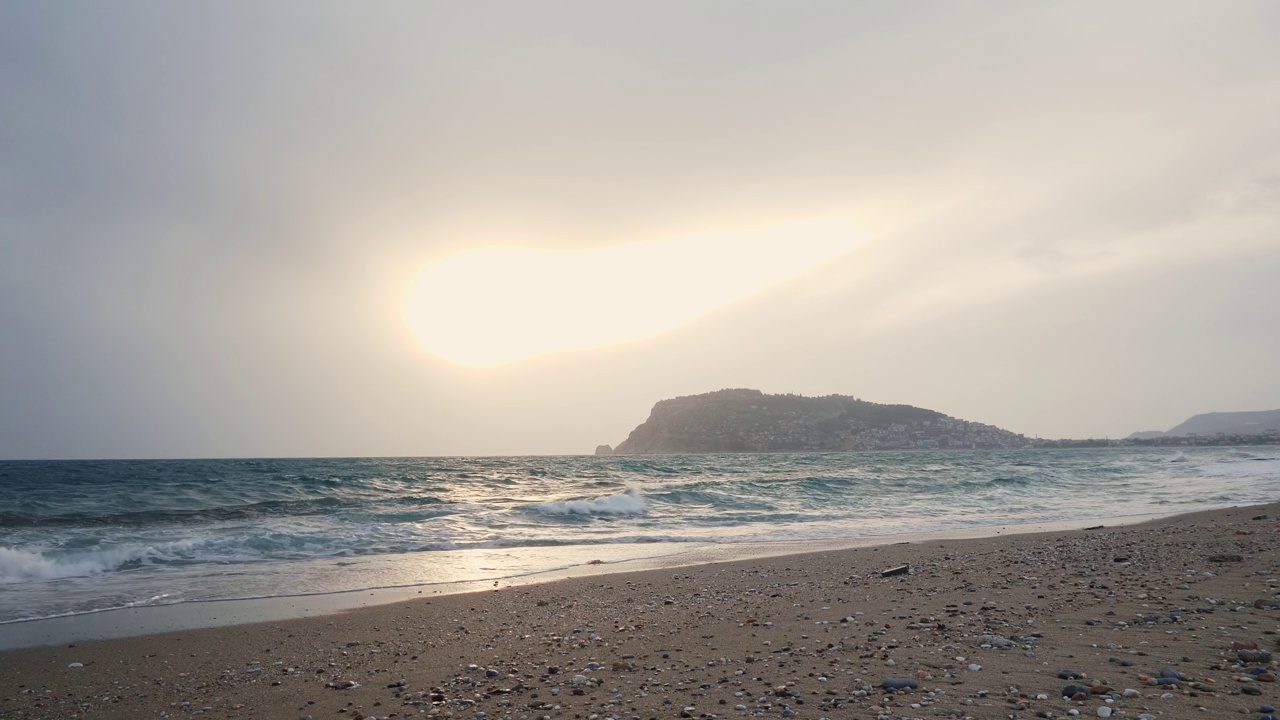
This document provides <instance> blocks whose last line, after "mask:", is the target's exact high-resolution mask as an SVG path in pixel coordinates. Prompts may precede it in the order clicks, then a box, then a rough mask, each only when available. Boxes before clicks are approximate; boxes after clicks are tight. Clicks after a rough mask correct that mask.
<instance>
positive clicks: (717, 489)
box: [0, 447, 1280, 622]
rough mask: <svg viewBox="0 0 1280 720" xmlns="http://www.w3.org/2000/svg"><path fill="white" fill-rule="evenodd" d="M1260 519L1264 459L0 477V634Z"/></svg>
mask: <svg viewBox="0 0 1280 720" xmlns="http://www.w3.org/2000/svg"><path fill="white" fill-rule="evenodd" d="M1277 499H1280V448H1277V447H1259V448H1188V449H1184V450H1172V449H1141V450H1139V449H1132V448H1107V449H1097V450H1019V451H1006V452H996V451H991V452H983V451H959V452H937V451H933V452H902V453H890V452H883V453H881V452H877V453H861V454H815V455H799V454H796V455H776V454H775V455H686V456H650V457H638V456H631V457H625V456H622V457H599V458H597V457H524V458H520V457H503V458H396V459H374V458H368V459H361V458H353V459H316V460H304V459H279V460H272V459H251V460H174V461H168V460H166V461H156V460H140V461H55V462H44V461H31V462H0V622H15V621H21V620H28V619H34V618H47V617H57V616H63V615H72V614H79V613H89V612H96V611H101V610H106V609H112V608H122V607H137V606H144V605H160V604H171V603H182V602H193V601H205V600H216V599H231V598H251V597H273V596H286V595H302V594H312V593H331V592H348V591H353V590H359V589H365V588H385V587H399V586H413V585H429V584H432V583H443V582H450V581H461V580H480V579H496V578H504V577H506V578H510V577H513V576H519V575H527V574H531V573H537V572H540V571H546V570H552V569H560V568H568V567H574V566H577V565H583V564H585V563H590V562H592V561H599V560H616V559H635V558H645V557H651V556H660V555H662V554H665V553H678V552H681V549H683V548H690V547H699V546H701V547H705V546H707V545H710V544H724V543H758V542H772V541H782V540H833V539H843V538H857V537H866V536H883V535H892V534H896V533H904V532H927V531H935V530H953V529H963V528H975V527H983V526H994V525H1009V524H1022V523H1044V522H1054V521H1067V520H1079V519H1092V518H1097V519H1100V520H1101V519H1105V518H1107V517H1116V516H1128V515H1144V514H1168V513H1177V512H1188V511H1193V510H1201V509H1208V508H1213V507H1222V506H1228V505H1246V504H1255V503H1263V502H1271V501H1274V500H1277Z"/></svg>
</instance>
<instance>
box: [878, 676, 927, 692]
mask: <svg viewBox="0 0 1280 720" xmlns="http://www.w3.org/2000/svg"><path fill="white" fill-rule="evenodd" d="M880 687H882V688H884V689H886V690H905V689H908V688H909V689H911V690H914V689H916V688H917V687H919V683H917V682H916V681H915V680H912V679H911V678H885V679H884V680H882V681H881V682H880Z"/></svg>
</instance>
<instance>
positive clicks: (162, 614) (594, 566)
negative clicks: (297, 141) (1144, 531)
mask: <svg viewBox="0 0 1280 720" xmlns="http://www.w3.org/2000/svg"><path fill="white" fill-rule="evenodd" d="M1176 516H1177V515H1176V514H1174V513H1151V514H1145V515H1124V516H1116V517H1096V518H1082V519H1077V520H1062V521H1054V522H1048V523H1018V524H1006V525H982V526H973V527H967V528H952V529H946V530H933V531H925V532H906V533H891V534H882V535H864V536H857V537H850V538H840V539H830V540H776V541H752V542H740V543H653V544H651V545H649V546H647V548H646V549H652V550H657V551H659V554H646V555H642V556H638V557H616V558H611V559H608V560H600V559H592V560H589V561H580V562H577V563H576V564H572V565H567V566H563V567H554V568H550V569H546V570H534V571H531V572H517V573H512V574H507V575H493V576H487V577H482V578H477V579H466V580H444V581H429V582H423V583H413V584H405V585H393V586H386V587H367V588H353V589H349V590H337V591H318V592H304V593H296V594H285V595H272V596H264V597H249V598H230V599H209V600H188V601H184V602H180V603H172V604H157V605H139V606H135V607H120V608H106V609H102V610H93V611H87V612H80V613H74V614H69V615H59V616H53V617H39V618H30V619H22V620H11V621H6V622H3V623H0V653H4V652H6V651H10V650H21V649H30V648H37V647H43V646H51V645H65V644H67V643H83V642H92V641H96V640H117V639H124V638H132V637H141V636H146V635H153V634H158V633H167V632H176V631H182V630H198V629H203V628H215V627H227V626H233V625H243V624H252V623H261V622H270V621H279V620H292V619H298V618H306V617H321V616H326V615H333V614H337V613H343V612H348V611H352V610H359V609H362V608H370V607H377V606H382V605H390V604H394V603H399V602H405V601H408V600H412V599H415V598H421V597H438V596H443V595H458V594H466V593H471V592H480V591H485V590H491V589H492V588H493V587H494V586H495V585H498V586H499V587H522V586H527V585H537V584H543V583H549V582H555V581H558V580H565V579H571V578H574V577H599V576H608V575H613V574H618V573H628V572H641V571H648V570H663V569H674V568H684V567H692V566H698V565H709V564H716V563H724V562H735V561H742V560H753V559H765V558H776V557H787V556H793V555H805V554H809V553H817V552H833V551H841V550H849V549H854V548H866V547H883V546H887V545H894V544H900V543H920V542H928V541H936V540H964V539H983V538H995V537H1000V536H1001V535H1002V534H1004V535H1014V534H1037V533H1046V532H1063V531H1068V530H1079V529H1084V528H1087V527H1092V526H1095V525H1098V526H1106V527H1120V526H1126V525H1135V524H1141V523H1144V522H1151V521H1155V520H1160V519H1164V518H1168V517H1176ZM634 547H636V546H628V545H620V546H617V547H614V546H608V545H604V546H599V545H596V546H589V547H584V548H583V554H584V555H585V554H587V553H592V554H594V555H602V556H606V557H607V556H608V555H609V551H610V550H613V551H614V552H619V551H622V550H630V549H633V548H634ZM513 550H515V549H512V548H508V549H506V551H507V552H511V551H513ZM519 550H520V551H521V552H522V554H530V555H536V554H538V553H539V552H540V551H543V550H545V549H544V548H538V547H531V548H521V549H519ZM664 550H665V552H662V551H664ZM452 552H455V553H469V552H476V551H452ZM424 554H427V553H424Z"/></svg>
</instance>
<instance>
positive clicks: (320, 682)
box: [0, 504, 1280, 720]
mask: <svg viewBox="0 0 1280 720" xmlns="http://www.w3.org/2000/svg"><path fill="white" fill-rule="evenodd" d="M1278 520H1280V504H1277V505H1265V506H1255V507H1246V508H1233V509H1227V510H1215V511H1209V512H1203V513H1195V514H1189V515H1181V516H1177V517H1173V518H1166V519H1162V520H1157V521H1153V522H1150V523H1144V524H1139V525H1133V526H1124V527H1116V528H1110V527H1100V528H1091V529H1086V530H1076V531H1066V532H1055V533H1042V534H1028V535H1012V536H997V537H990V538H982V539H968V540H934V541H928V542H920V543H905V544H894V545H886V546H878V547H866V548H855V549H849V550H840V551H835V552H822V553H813V554H806V555H790V556H783V557H774V558H766V559H755V560H744V561H737V562H729V563H718V564H708V565H699V566H693V567H686V568H678V569H674V570H671V569H668V570H653V571H644V572H630V573H620V574H611V575H603V576H592V577H581V578H569V579H564V580H559V581H555V582H549V583H545V584H539V585H523V586H516V587H506V586H503V585H499V586H498V587H495V588H492V589H489V590H486V591H484V592H473V593H469V594H458V595H447V596H431V597H423V598H421V599H414V600H409V601H406V602H401V603H396V604H389V605H382V606H377V607H370V608H364V609H360V610H355V611H350V612H344V613H339V614H333V615H326V616H322V617H310V618H303V619H295V620H285V621H279V622H268V623H258V624H248V625H236V626H230V627H216V628H205V629H200V630H188V631H182V632H175V633H167V634H160V635H150V636H145V637H135V638H125V639H115V640H104V641H97V642H86V643H77V644H76V645H74V646H71V647H66V646H58V647H46V648H37V649H27V650H15V651H9V652H6V653H3V654H0V717H3V718H143V717H150V718H155V717H183V716H194V715H200V716H205V717H216V718H287V719H298V718H307V717H310V718H314V719H317V720H318V719H319V718H378V719H379V720H382V719H384V718H407V717H416V716H430V717H452V718H477V719H480V720H483V719H494V718H512V719H513V720H517V719H520V718H553V719H554V718H572V719H574V720H583V719H585V720H604V719H605V718H618V719H630V718H641V719H646V718H680V717H693V718H712V717H718V718H730V717H760V716H763V717H796V718H823V717H829V718H935V717H954V718H965V717H971V718H1036V717H1039V718H1050V717H1068V716H1072V715H1079V716H1082V717H1116V718H1143V717H1147V718H1191V717H1197V718H1204V717H1210V718H1217V717H1228V716H1231V717H1238V716H1244V717H1264V716H1265V715H1266V714H1267V713H1269V712H1272V711H1271V710H1268V709H1267V708H1268V707H1269V706H1270V705H1276V704H1278V703H1280V697H1277V695H1278V693H1277V686H1276V683H1275V672H1276V668H1275V665H1274V664H1272V663H1271V654H1272V652H1273V651H1276V650H1277V637H1280V636H1277V634H1276V633H1277V630H1278V629H1280V623H1278V622H1277V618H1280V615H1278V614H1277V609H1276V606H1277V605H1280V598H1277V596H1276V593H1277V592H1278V591H1280V588H1277V583H1278V582H1280V580H1278V579H1277V577H1280V575H1277V573H1276V568H1277V566H1278V560H1280V558H1277V556H1276V550H1275V542H1276V539H1277V535H1276V533H1277V532H1280V524H1277V521H1278ZM902 566H907V567H909V570H908V571H905V572H900V573H898V574H892V573H891V574H888V575H887V576H886V575H885V571H889V570H892V569H894V568H901V567H902ZM886 685H900V686H904V687H903V688H902V689H901V690H897V691H892V692H891V691H889V690H887V689H886ZM907 686H909V687H907ZM1069 686H1074V687H1069ZM1064 694H1068V695H1071V697H1068V698H1065V699H1064Z"/></svg>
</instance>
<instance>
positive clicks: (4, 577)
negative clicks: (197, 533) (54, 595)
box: [0, 547, 158, 584]
mask: <svg viewBox="0 0 1280 720" xmlns="http://www.w3.org/2000/svg"><path fill="white" fill-rule="evenodd" d="M157 553H158V551H156V550H155V549H154V548H150V547H144V548H137V547H133V548H130V547H118V548H111V549H109V550H99V551H96V552H93V553H84V554H79V555H66V556H56V555H53V556H50V555H46V554H44V553H41V552H34V551H31V550H20V549H17V548H7V547H0V584H9V583H21V582H29V581H31V580H58V579H61V578H69V577H84V576H86V575H97V574H98V573H104V572H110V571H112V570H118V569H120V568H121V567H124V566H126V565H130V564H134V563H139V562H141V561H142V560H144V559H145V558H146V557H148V556H149V555H152V554H157Z"/></svg>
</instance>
